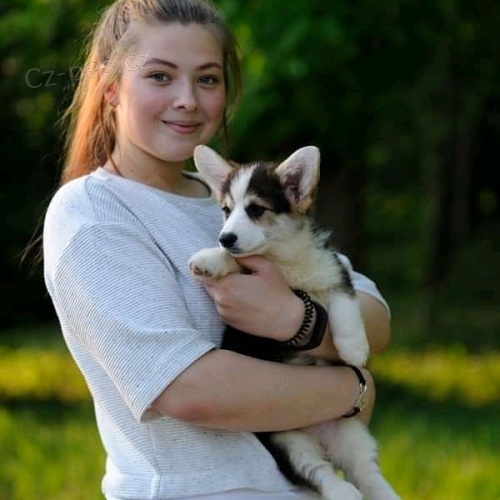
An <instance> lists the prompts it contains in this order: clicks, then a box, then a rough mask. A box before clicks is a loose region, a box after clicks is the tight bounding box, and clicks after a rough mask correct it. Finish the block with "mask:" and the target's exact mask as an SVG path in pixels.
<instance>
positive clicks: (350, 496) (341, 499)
mask: <svg viewBox="0 0 500 500" xmlns="http://www.w3.org/2000/svg"><path fill="white" fill-rule="evenodd" d="M321 495H322V498H324V499H325V500H363V495H362V494H361V492H360V491H359V490H358V489H357V488H356V487H355V486H353V485H352V484H351V483H348V482H347V481H342V482H341V483H337V484H336V485H335V488H334V489H333V490H331V491H322V492H321Z"/></svg>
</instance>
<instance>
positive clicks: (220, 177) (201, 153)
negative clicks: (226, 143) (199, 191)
mask: <svg viewBox="0 0 500 500" xmlns="http://www.w3.org/2000/svg"><path fill="white" fill-rule="evenodd" d="M193 160H194V164H195V165H196V168H197V169H198V171H199V172H200V174H201V175H202V176H203V178H204V179H205V180H206V181H207V183H208V185H209V186H210V187H211V188H212V190H213V191H215V192H216V193H220V191H221V189H222V186H223V184H224V182H225V180H226V178H227V176H228V175H229V173H230V172H231V170H232V169H233V167H232V166H231V164H230V163H229V162H227V161H226V160H225V159H224V158H222V156H220V155H219V154H218V153H216V152H215V151H214V150H213V149H212V148H209V147H208V146H204V145H202V144H200V145H199V146H196V147H195V148H194V153H193Z"/></svg>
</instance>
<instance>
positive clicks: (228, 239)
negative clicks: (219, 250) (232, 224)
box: [219, 233, 238, 248]
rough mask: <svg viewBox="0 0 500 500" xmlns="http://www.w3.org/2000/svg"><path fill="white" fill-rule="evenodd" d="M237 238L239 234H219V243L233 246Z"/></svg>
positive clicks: (225, 246)
mask: <svg viewBox="0 0 500 500" xmlns="http://www.w3.org/2000/svg"><path fill="white" fill-rule="evenodd" d="M237 239H238V236H236V235H235V234H234V233H223V234H221V235H220V236H219V243H220V244H221V245H222V246H223V247H224V248H231V247H233V246H234V244H235V243H236V240H237Z"/></svg>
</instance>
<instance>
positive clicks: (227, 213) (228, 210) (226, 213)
mask: <svg viewBox="0 0 500 500" xmlns="http://www.w3.org/2000/svg"><path fill="white" fill-rule="evenodd" d="M222 212H223V213H224V215H225V216H226V217H229V216H230V215H231V209H230V208H229V207H228V206H227V205H226V206H224V207H222Z"/></svg>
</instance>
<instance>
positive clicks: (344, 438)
mask: <svg viewBox="0 0 500 500" xmlns="http://www.w3.org/2000/svg"><path fill="white" fill-rule="evenodd" d="M319 435H320V439H321V442H322V444H323V446H324V447H325V449H326V452H327V454H328V456H329V457H330V459H331V461H332V463H334V464H336V465H337V466H338V467H339V468H340V469H342V471H343V472H344V477H345V478H346V480H347V481H349V482H350V483H353V484H355V485H356V487H357V488H358V489H359V490H360V491H361V492H362V494H363V498H364V499H365V500H400V497H399V496H398V495H397V494H396V492H395V491H394V490H393V488H392V487H391V485H390V484H389V483H388V482H387V480H386V479H385V478H384V477H383V476H382V473H381V471H380V468H379V465H378V450H377V444H376V442H375V440H374V438H373V437H372V436H371V434H370V433H369V431H368V429H367V427H366V426H365V425H364V424H363V423H362V422H360V421H359V420H358V419H355V418H353V419H350V420H338V421H336V422H335V424H334V427H330V428H329V427H328V424H323V425H322V426H321V431H320V432H319Z"/></svg>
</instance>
